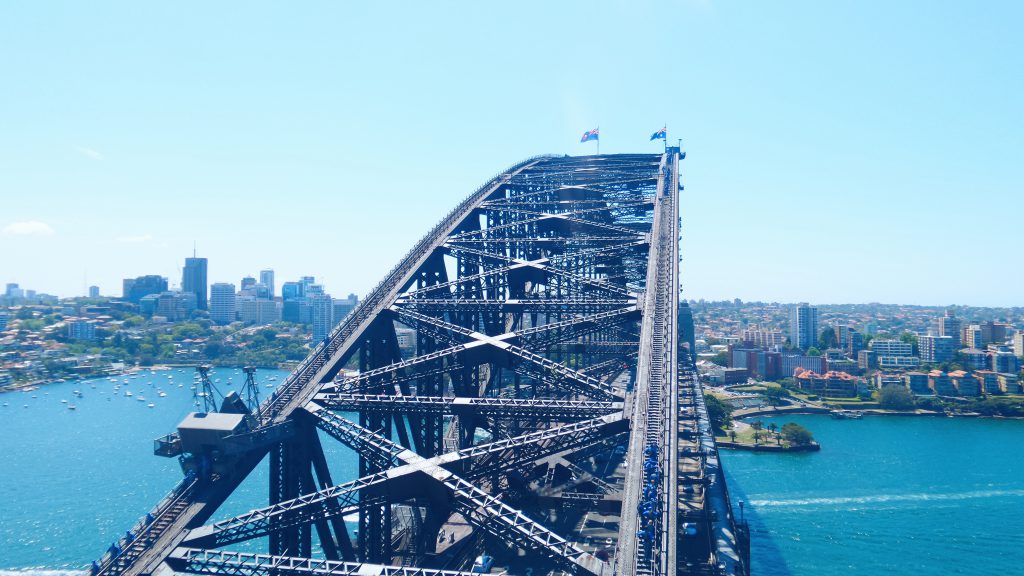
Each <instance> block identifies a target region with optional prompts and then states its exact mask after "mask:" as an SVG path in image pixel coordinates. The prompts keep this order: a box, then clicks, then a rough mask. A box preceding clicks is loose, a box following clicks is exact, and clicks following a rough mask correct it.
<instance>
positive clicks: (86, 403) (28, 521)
mask: <svg viewBox="0 0 1024 576" xmlns="http://www.w3.org/2000/svg"><path fill="white" fill-rule="evenodd" d="M193 373H194V372H193V370H191V369H176V370H164V371H156V372H143V373H140V374H139V376H138V377H137V378H135V379H129V380H128V382H129V383H128V384H127V385H126V384H123V383H122V380H123V379H124V378H128V377H127V376H121V377H118V379H117V383H116V384H115V383H114V382H110V381H109V380H107V379H105V378H104V379H95V380H88V381H84V382H81V381H79V382H65V383H60V384H50V385H47V386H43V387H40V388H39V389H38V390H36V391H34V392H31V393H26V392H10V393H4V394H0V406H2V404H4V403H6V404H7V406H6V407H0V446H2V447H3V448H2V450H3V458H2V462H3V466H2V467H0V575H2V572H3V571H7V570H18V571H23V570H33V571H38V570H68V569H78V568H82V567H84V566H87V565H88V563H89V561H91V560H93V559H94V558H98V557H99V556H100V555H101V554H102V553H103V551H104V550H105V549H106V548H107V546H109V545H110V542H112V541H113V540H114V539H115V537H117V536H118V535H120V534H123V533H124V530H126V529H127V528H129V527H131V525H132V524H134V523H135V521H136V520H138V519H139V518H140V517H141V516H143V515H145V513H146V512H147V511H148V510H149V509H150V508H151V507H152V506H153V505H154V504H156V503H157V501H158V500H159V499H160V498H161V497H163V495H164V494H166V493H167V491H168V490H169V489H171V488H172V487H173V486H174V485H175V484H176V483H177V482H178V481H179V480H180V479H181V476H182V474H181V469H180V468H179V466H178V462H177V460H176V459H167V458H160V457H157V456H153V452H152V451H153V439H154V438H156V437H158V436H163V435H164V434H167V433H168V432H171V431H173V430H174V427H175V426H176V425H177V423H178V422H179V421H181V419H182V417H184V415H185V414H186V413H188V412H190V411H192V410H193V397H192V390H191V388H190V387H191V386H192V375H193ZM168 376H172V378H168ZM256 376H257V381H258V382H259V385H260V394H261V396H263V395H266V394H269V393H270V392H271V391H272V389H271V388H267V387H266V384H273V385H275V386H276V385H277V384H280V383H281V382H282V381H283V380H284V378H285V377H286V376H287V372H281V371H275V370H260V371H258V372H257V373H256ZM271 376H276V377H277V380H276V381H270V380H268V379H269V378H270V377H271ZM211 378H213V379H220V380H221V382H220V383H217V384H216V386H218V388H219V389H220V390H221V391H223V392H227V391H228V390H237V389H239V388H240V387H241V385H242V383H243V382H244V381H245V375H244V374H242V373H241V372H240V371H238V370H234V369H217V370H214V371H212V373H211ZM118 384H120V386H121V389H120V392H118V393H116V394H115V393H114V387H115V386H116V385H118ZM178 384H181V385H182V386H181V387H180V388H179V387H178ZM93 386H95V388H93ZM74 390H79V391H81V392H82V394H83V397H82V398H77V397H75V396H73V395H72V391H74ZM126 390H131V391H132V393H133V396H132V397H131V398H129V397H125V396H124V392H125V391H126ZM158 390H163V391H164V392H165V393H166V394H167V396H166V397H163V398H161V397H159V395H158ZM33 395H35V396H36V397H35V398H33V397H32V396H33ZM140 395H141V396H144V397H145V398H146V401H145V402H140V401H138V400H137V398H138V397H139V396H140ZM61 400H67V401H68V402H69V403H71V404H74V405H75V407H76V409H75V410H68V409H67V404H63V403H61ZM149 403H153V404H154V405H155V406H154V407H153V408H148V407H147V405H148V404H149ZM26 405H27V406H28V407H27V408H26V407H24V406H26ZM324 450H325V452H327V453H328V460H329V461H330V463H331V468H332V474H333V476H334V480H335V482H342V481H345V480H349V479H351V476H352V475H353V458H352V454H351V452H349V451H348V450H347V449H345V448H343V447H340V446H338V445H337V443H336V442H333V441H324ZM265 467H266V464H265V463H264V464H263V465H261V467H260V468H258V469H257V470H256V471H255V472H254V473H253V475H252V477H251V478H249V479H248V480H247V481H246V482H245V483H244V484H243V485H242V487H241V488H240V490H239V491H238V492H237V493H236V494H234V495H232V497H231V499H229V500H228V502H226V503H225V504H224V506H223V507H222V508H221V510H220V511H218V514H217V516H218V517H226V516H231V515H234V514H237V513H240V512H242V511H245V510H248V509H251V508H254V507H257V506H262V505H265V503H266V500H267V483H266V480H265V479H266V469H265Z"/></svg>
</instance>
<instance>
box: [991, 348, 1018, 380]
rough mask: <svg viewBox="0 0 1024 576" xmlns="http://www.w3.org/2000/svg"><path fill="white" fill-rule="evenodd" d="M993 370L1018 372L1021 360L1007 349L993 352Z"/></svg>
mask: <svg viewBox="0 0 1024 576" xmlns="http://www.w3.org/2000/svg"><path fill="white" fill-rule="evenodd" d="M992 371H993V372H1001V373H1003V374H1016V373H1017V372H1019V371H1020V360H1018V359H1017V357H1016V356H1014V354H1013V352H1010V351H1009V350H1007V349H1005V348H1004V349H1002V350H997V351H995V352H993V353H992Z"/></svg>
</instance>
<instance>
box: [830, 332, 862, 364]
mask: <svg viewBox="0 0 1024 576" xmlns="http://www.w3.org/2000/svg"><path fill="white" fill-rule="evenodd" d="M833 331H834V332H835V335H836V342H837V343H838V345H839V348H840V349H841V350H842V351H843V352H845V353H846V354H848V355H849V356H850V357H851V358H856V357H857V353H858V352H860V351H861V350H863V349H864V336H863V335H861V333H860V332H857V331H856V330H854V328H853V327H852V326H849V325H846V324H837V325H836V326H835V327H833Z"/></svg>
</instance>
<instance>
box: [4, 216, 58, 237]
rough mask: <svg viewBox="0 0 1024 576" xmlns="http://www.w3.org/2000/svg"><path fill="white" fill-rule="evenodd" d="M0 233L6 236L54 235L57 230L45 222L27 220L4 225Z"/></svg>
mask: <svg viewBox="0 0 1024 576" xmlns="http://www.w3.org/2000/svg"><path fill="white" fill-rule="evenodd" d="M0 234H3V235H4V236H53V235H54V234H56V232H55V231H54V229H53V228H51V227H50V225H49V224H47V223H45V222H39V221H37V220H27V221H25V222H11V223H10V224H8V225H7V226H4V229H3V230H2V231H0Z"/></svg>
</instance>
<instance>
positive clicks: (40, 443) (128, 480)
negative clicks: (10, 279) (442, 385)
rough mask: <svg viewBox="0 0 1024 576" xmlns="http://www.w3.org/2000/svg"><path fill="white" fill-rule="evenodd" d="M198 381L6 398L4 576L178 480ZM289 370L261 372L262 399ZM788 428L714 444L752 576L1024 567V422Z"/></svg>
mask: <svg viewBox="0 0 1024 576" xmlns="http://www.w3.org/2000/svg"><path fill="white" fill-rule="evenodd" d="M192 374H193V372H192V370H186V369H177V370H169V371H156V372H143V373H140V374H139V375H138V376H137V377H136V378H134V379H131V378H129V377H128V376H120V377H118V378H117V382H116V383H115V382H110V381H109V380H107V379H99V380H92V381H86V382H66V383H60V384H52V385H49V386H44V387H40V388H39V389H37V390H36V391H34V392H31V393H28V392H14V393H6V394H0V404H3V403H7V406H6V407H3V408H0V445H2V446H3V459H2V462H3V464H4V465H3V467H2V470H0V576H24V575H25V574H27V573H32V574H35V575H36V576H58V575H56V574H52V573H51V571H61V572H63V571H69V570H77V569H81V568H82V567H84V566H86V565H87V564H88V563H89V561H90V560H92V559H94V558H97V557H98V556H99V555H100V554H101V553H102V552H103V550H104V549H106V547H107V546H108V545H109V544H110V542H111V541H112V540H113V539H114V538H115V537H116V536H117V535H119V534H121V533H122V531H123V530H124V529H125V528H127V527H128V526H130V525H131V524H132V523H134V522H135V521H136V520H137V519H138V518H139V517H140V516H142V515H143V514H145V512H146V511H147V510H148V509H149V508H150V507H151V506H152V505H153V504H155V503H156V502H157V500H159V499H160V498H161V497H162V496H163V495H164V494H165V493H166V492H167V490H168V489H169V488H170V487H172V486H173V485H174V484H175V483H176V482H177V481H178V479H179V478H180V477H181V472H180V469H179V467H178V463H177V461H176V460H173V459H164V458H159V457H156V456H153V455H152V439H153V438H156V437H158V436H161V435H163V434H166V433H167V432H169V431H171V430H173V428H174V426H175V425H176V424H177V423H178V422H179V421H180V420H181V418H182V417H183V416H184V415H185V414H186V413H187V412H189V411H190V410H192V409H193V397H192V390H191V389H190V387H191V385H192ZM168 376H172V378H168ZM271 376H276V377H277V380H276V381H272V382H271V381H269V380H268V379H269V378H270V377H271ZM285 376H286V373H284V372H276V371H264V370H261V371H259V372H258V373H257V378H258V380H259V381H260V390H261V392H262V393H269V392H270V391H271V389H270V388H266V386H265V385H266V384H267V383H272V384H275V385H276V384H278V383H280V381H281V380H283V379H284V377H285ZM212 377H213V378H215V379H217V378H219V379H220V380H221V382H220V383H218V386H220V387H221V389H222V390H229V389H237V388H239V387H240V386H241V384H242V382H244V374H242V373H241V372H240V371H236V370H232V369H218V370H215V371H214V372H213V376H212ZM125 378H128V379H129V383H128V384H127V385H126V384H124V383H123V382H122V380H124V379H125ZM229 379H230V381H229ZM178 384H182V387H180V388H179V387H178ZM93 386H95V388H93ZM115 386H119V389H118V391H117V393H115V392H114V388H115ZM74 390H79V391H81V392H82V397H81V398H78V397H76V396H74V395H73V393H72V392H73V391H74ZM128 390H130V391H132V392H133V396H132V397H126V396H125V395H124V393H125V391H128ZM158 390H163V391H164V392H165V393H166V394H167V396H165V397H160V396H159V395H158ZM140 394H141V395H142V396H144V397H145V398H146V401H139V400H137V397H138V395H140ZM33 395H34V396H36V397H35V398H33V397H32V396H33ZM61 400H67V401H68V403H72V404H74V405H75V408H76V409H75V410H69V409H68V408H67V404H65V403H62V402H61ZM149 403H153V404H154V407H153V408H148V407H147V406H148V404H149ZM24 405H28V407H27V408H24V407H23V406H24ZM789 421H796V422H799V423H801V424H803V425H805V426H807V427H808V428H809V429H811V430H812V431H813V432H814V434H815V436H816V438H817V439H818V440H820V441H821V443H822V451H821V452H816V453H807V454H771V453H757V454H754V453H750V452H736V451H724V452H723V461H724V463H725V467H726V472H727V474H728V478H729V483H730V489H731V491H732V496H733V498H734V500H737V501H738V500H743V501H744V514H745V517H746V519H747V520H748V521H750V523H751V529H752V532H753V538H752V554H753V570H754V574H756V575H758V576H774V575H782V576H785V575H794V576H811V575H830V574H835V575H839V574H843V575H864V576H867V575H875V574H915V575H923V576H931V575H938V574H1019V573H1021V570H1022V569H1021V566H1024V514H1022V511H1024V422H1022V421H999V420H978V419H948V418H897V417H866V418H864V419H862V420H832V419H830V418H828V417H819V416H791V417H787V418H785V419H779V420H776V422H777V423H778V424H780V425H781V424H783V423H785V422H789ZM323 444H324V449H325V450H326V451H328V460H329V462H330V463H331V467H332V474H333V476H334V480H335V481H336V482H342V481H345V480H348V479H351V478H352V477H353V475H354V468H355V466H354V459H353V457H352V454H351V452H349V451H348V450H347V449H345V448H343V447H340V446H339V445H338V444H337V443H336V442H333V441H330V440H325V441H324V442H323ZM266 486H267V485H266V470H265V468H264V467H261V468H259V469H257V471H256V472H255V473H254V477H253V478H252V479H251V480H250V481H247V482H246V483H245V484H244V485H243V486H242V489H240V490H239V491H238V492H237V493H236V494H234V495H233V496H232V499H231V500H229V501H228V502H227V503H226V504H225V506H224V507H223V508H222V510H221V511H219V512H218V515H217V516H218V517H226V516H230V515H233V514H237V513H239V512H242V511H245V510H248V509H250V508H253V507H256V506H261V505H263V504H264V503H265V502H266V494H267V493H266V490H267V487H266ZM736 509H737V510H738V506H737V508H736ZM12 572H13V574H12Z"/></svg>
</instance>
